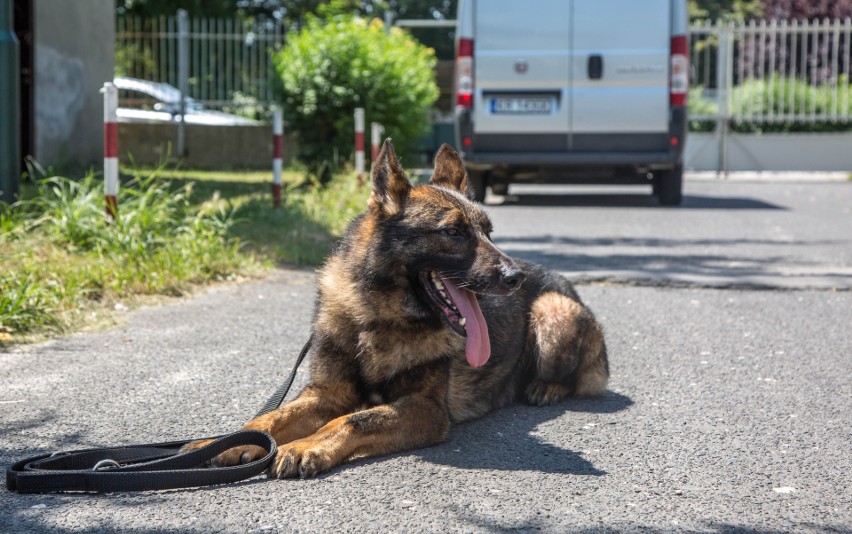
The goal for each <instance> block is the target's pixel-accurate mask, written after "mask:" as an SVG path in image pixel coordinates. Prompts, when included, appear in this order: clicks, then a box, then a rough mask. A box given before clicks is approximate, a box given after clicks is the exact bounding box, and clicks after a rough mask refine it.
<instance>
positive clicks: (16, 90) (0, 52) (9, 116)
mask: <svg viewBox="0 0 852 534" xmlns="http://www.w3.org/2000/svg"><path fill="white" fill-rule="evenodd" d="M13 3H14V2H0V65H3V66H2V67H0V117H3V119H2V120H0V200H3V201H5V202H8V203H9V204H11V203H12V202H15V201H16V200H18V189H19V184H20V181H21V159H20V158H21V154H20V150H21V148H20V146H21V145H20V143H21V99H20V86H19V82H20V76H21V69H20V65H19V56H18V53H19V46H18V38H17V37H15V30H14V25H13V24H12V22H13V17H14V12H13V7H12V4H13Z"/></svg>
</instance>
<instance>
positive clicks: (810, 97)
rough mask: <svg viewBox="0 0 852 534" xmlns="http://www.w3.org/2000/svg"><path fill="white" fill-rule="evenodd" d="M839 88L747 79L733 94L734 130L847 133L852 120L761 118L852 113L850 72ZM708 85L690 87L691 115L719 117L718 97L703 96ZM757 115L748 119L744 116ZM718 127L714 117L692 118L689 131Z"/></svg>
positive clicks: (840, 80)
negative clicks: (762, 119)
mask: <svg viewBox="0 0 852 534" xmlns="http://www.w3.org/2000/svg"><path fill="white" fill-rule="evenodd" d="M837 86H838V87H839V91H838V92H837V93H836V95H833V94H832V93H833V88H832V87H831V86H827V85H822V86H814V85H811V84H809V83H807V82H805V81H802V80H796V79H791V78H779V77H777V76H772V77H770V78H767V79H764V80H754V79H751V80H746V81H745V82H744V83H743V84H742V85H739V86H737V87H735V88H734V90H733V94H732V95H731V103H732V108H731V113H732V116H733V121H732V123H731V131H734V132H740V133H770V132H845V131H852V122H842V121H838V122H831V121H830V120H822V121H819V122H804V121H777V120H776V121H771V122H770V121H765V120H764V121H761V120H760V117H764V116H771V115H774V116H779V115H782V114H787V115H790V114H802V115H805V116H807V115H810V114H815V115H820V114H826V115H831V114H832V113H833V112H836V113H837V114H838V115H846V116H849V115H852V86H850V84H849V78H848V76H847V75H845V74H844V75H842V76H841V77H840V79H839V80H838V82H837ZM703 93H704V88H703V87H700V86H697V87H692V88H690V90H689V115H690V116H699V115H703V116H715V115H716V110H717V103H716V101H715V100H707V99H704V98H703ZM750 116H753V117H754V118H753V119H749V120H748V122H746V121H745V120H744V119H746V118H748V117H750ZM714 127H715V122H714V121H712V120H710V121H707V120H694V119H690V121H689V130H690V131H693V132H709V131H712V130H713V129H714Z"/></svg>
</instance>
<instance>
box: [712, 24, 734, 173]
mask: <svg viewBox="0 0 852 534" xmlns="http://www.w3.org/2000/svg"><path fill="white" fill-rule="evenodd" d="M717 24H719V23H717ZM718 27H719V48H718V50H717V51H716V54H717V57H716V99H717V106H716V130H717V135H718V139H719V162H718V164H717V166H716V174H724V175H725V176H727V175H728V133H729V131H728V130H729V128H730V122H731V91H732V89H733V87H732V85H733V81H734V80H733V78H734V77H733V57H734V51H733V31H732V27H731V26H729V25H727V24H720V25H719V26H718Z"/></svg>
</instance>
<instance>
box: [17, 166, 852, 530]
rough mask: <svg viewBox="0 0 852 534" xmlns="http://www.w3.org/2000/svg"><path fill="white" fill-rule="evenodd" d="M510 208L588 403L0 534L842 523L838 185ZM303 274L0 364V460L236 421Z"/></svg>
mask: <svg viewBox="0 0 852 534" xmlns="http://www.w3.org/2000/svg"><path fill="white" fill-rule="evenodd" d="M510 193H512V195H513V196H509V197H506V198H503V199H493V200H495V201H496V203H495V204H493V205H490V206H488V211H489V213H490V214H491V216H492V218H493V220H494V225H495V234H494V235H495V241H496V242H497V243H498V244H499V245H500V246H501V247H503V248H504V249H505V250H506V251H507V252H509V253H511V254H512V255H514V256H517V257H522V258H524V259H528V260H531V261H536V262H539V263H542V264H544V265H547V266H549V267H551V268H553V269H556V270H559V271H562V272H564V273H566V275H568V276H570V277H571V278H572V279H574V280H577V281H578V282H579V284H578V290H579V292H580V294H581V296H582V297H583V298H584V300H585V301H586V302H587V303H588V304H589V305H590V306H591V307H592V309H593V310H594V311H595V313H596V314H597V315H598V317H599V318H600V320H601V322H602V323H603V325H604V327H605V330H606V336H607V344H608V347H609V352H610V355H611V368H612V379H611V381H610V386H609V389H608V391H607V393H606V395H604V396H603V397H602V398H600V399H593V400H583V401H567V402H563V403H561V404H558V405H556V406H551V407H547V408H533V407H528V406H523V405H516V406H512V407H510V408H508V409H504V410H502V411H499V412H496V413H494V414H491V415H489V416H487V417H485V418H483V419H481V420H478V421H475V422H472V423H467V424H463V425H459V426H457V427H455V428H454V429H453V430H452V432H451V435H450V438H449V440H448V441H447V442H446V443H444V444H442V445H439V446H435V447H431V448H427V449H422V450H416V451H409V452H404V453H400V454H395V455H391V456H388V457H383V458H376V459H369V460H363V461H357V462H354V463H352V464H348V465H346V466H344V467H342V468H338V469H335V470H333V471H331V472H329V473H328V474H326V475H324V476H321V477H319V478H316V479H313V480H307V481H300V480H289V481H274V480H267V479H265V478H263V477H258V478H255V479H252V480H249V481H246V482H243V483H240V484H234V485H230V486H217V487H211V488H202V489H192V490H175V491H162V492H145V493H136V494H132V493H124V494H121V493H116V494H107V495H91V494H51V495H17V494H13V493H10V492H7V491H2V492H0V532H93V531H96V532H115V531H122V532H140V533H142V532H327V531H333V532H387V531H392V532H504V531H511V532H516V531H521V532H524V531H526V532H531V531H543V532H633V531H653V532H661V531H663V532H664V531H671V532H729V531H741V532H766V533H770V532H773V533H774V532H850V531H852V488H850V480H852V478H850V476H849V472H850V468H851V467H852V431H850V421H852V378H850V370H852V336H850V334H849V330H850V326H852V291H850V289H852V214H850V208H852V183H850V182H841V181H826V182H822V181H819V180H816V181H808V182H797V181H766V180H755V181H742V180H731V181H719V180H690V181H688V182H687V183H686V187H685V195H686V197H685V201H684V205H683V207H681V208H678V209H672V208H662V207H659V206H657V205H656V203H655V202H654V201H653V200H652V199H651V198H650V196H648V195H647V192H646V191H645V190H644V189H641V190H639V189H635V188H605V189H600V188H598V189H591V188H586V187H582V188H578V187H575V188H536V187H532V186H530V187H526V188H515V189H513V190H512V191H510ZM516 193H520V194H516ZM313 282H314V276H313V273H312V272H311V271H309V270H277V271H275V272H273V273H272V274H270V276H268V277H267V278H265V279H263V280H260V281H256V282H251V283H246V284H241V285H222V286H217V287H214V288H211V289H209V290H206V291H204V292H202V293H200V294H199V295H196V296H194V297H191V298H187V299H183V300H179V301H174V302H171V303H168V304H166V305H163V306H159V307H147V308H142V309H139V310H135V311H131V312H126V313H125V318H124V321H123V322H122V324H121V325H120V326H116V327H114V328H111V329H109V330H106V331H103V332H97V333H83V334H77V335H72V336H67V337H63V338H59V339H55V340H52V341H49V342H46V343H41V344H37V345H30V346H20V347H14V348H11V349H7V350H5V351H3V352H0V465H3V466H4V467H5V466H6V465H8V464H9V463H11V462H12V461H14V460H17V459H19V458H21V457H23V456H29V455H33V454H37V453H40V452H47V451H55V450H70V449H78V448H85V447H93V446H102V445H119V444H132V443H145V442H151V441H165V440H169V439H182V438H190V437H199V436H206V435H211V434H217V433H221V432H227V431H231V430H234V429H236V428H238V427H239V426H241V424H243V423H244V422H245V421H246V420H247V419H248V418H250V417H251V415H252V414H253V413H254V412H255V411H256V410H257V409H258V407H259V406H260V405H261V404H262V403H263V402H264V401H265V400H266V398H267V397H268V396H269V395H270V394H271V392H272V391H273V390H274V389H275V387H276V386H277V385H278V384H279V383H280V382H281V381H282V380H283V379H284V378H285V377H286V375H287V373H288V372H289V370H290V366H291V364H292V361H293V360H294V359H295V357H296V355H297V354H298V351H299V349H300V348H301V346H302V344H303V343H304V341H305V339H306V337H307V334H308V329H309V321H310V316H311V312H312V307H313V298H314V297H313ZM305 379H306V376H305V374H304V373H301V374H299V376H298V377H297V379H296V383H295V385H294V390H298V389H299V388H300V387H301V386H302V385H303V384H304V382H305Z"/></svg>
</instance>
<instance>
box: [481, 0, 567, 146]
mask: <svg viewBox="0 0 852 534" xmlns="http://www.w3.org/2000/svg"><path fill="white" fill-rule="evenodd" d="M473 20H474V35H473V40H474V57H475V60H474V80H475V81H476V82H475V83H476V91H475V96H474V106H473V113H474V116H473V124H474V129H475V130H474V135H475V136H476V149H477V150H479V151H504V150H510V151H525V152H551V151H555V152H564V151H565V150H567V149H568V131H569V124H570V115H571V112H570V103H571V102H570V95H569V91H568V88H569V87H570V86H571V72H572V69H571V61H572V57H571V55H570V47H571V31H570V28H571V10H570V1H566V0H536V1H531V2H518V1H517V0H487V1H479V2H476V3H475V5H474V10H473Z"/></svg>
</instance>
